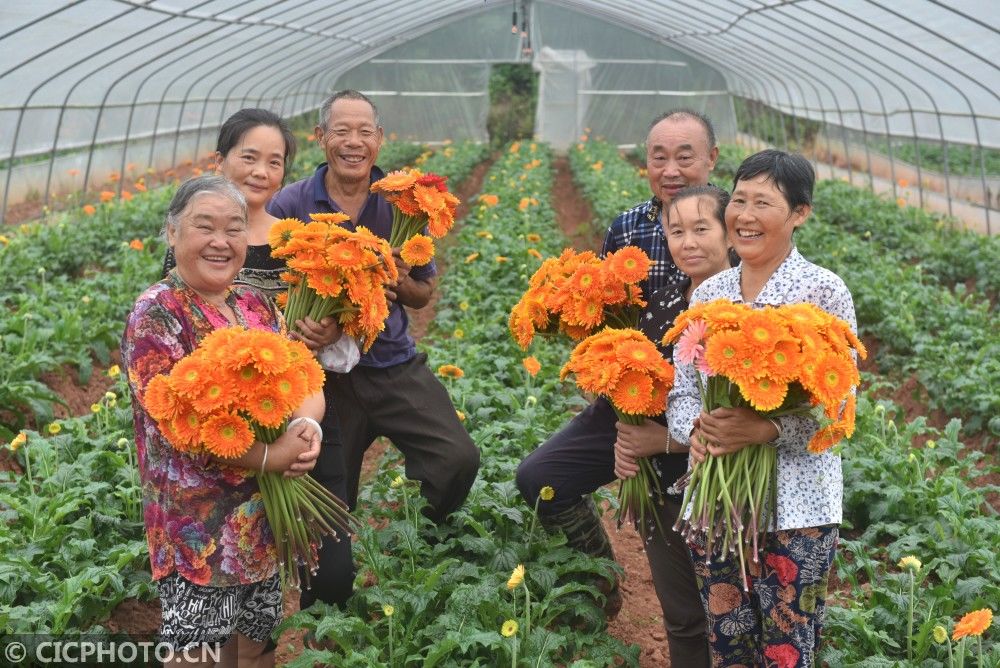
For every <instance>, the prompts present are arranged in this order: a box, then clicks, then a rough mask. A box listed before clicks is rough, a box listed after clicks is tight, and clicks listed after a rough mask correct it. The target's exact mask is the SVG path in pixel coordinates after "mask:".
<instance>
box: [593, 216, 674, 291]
mask: <svg viewBox="0 0 1000 668" xmlns="http://www.w3.org/2000/svg"><path fill="white" fill-rule="evenodd" d="M662 210H663V203H662V202H661V201H660V200H659V198H657V197H653V198H652V199H650V200H648V201H646V202H643V203H642V204H637V205H636V206H634V207H632V208H631V209H629V210H628V211H625V212H624V213H622V214H621V215H619V216H618V217H617V218H615V221H614V222H613V223H611V227H609V228H608V232H607V234H606V235H605V236H604V247H603V248H601V257H604V256H605V255H607V254H608V253H612V252H614V251H617V250H620V249H622V248H624V247H626V246H635V247H637V248H641V249H642V250H643V251H645V253H646V255H648V256H649V259H650V260H652V261H653V265H652V266H651V267H650V268H649V280H648V281H643V282H642V283H640V284H639V287H640V288H642V297H643V299H645V300H646V301H649V295H650V294H652V293H653V292H655V291H657V290H659V289H661V288H663V287H666V286H667V285H671V284H673V283H677V282H679V281H682V280H684V279H685V278H686V276H685V275H684V272H682V271H681V270H680V269H678V268H677V265H675V264H674V259H673V257H671V255H670V249H669V248H668V247H667V240H666V237H664V235H663V226H662V225H661V224H660V212H661V211H662Z"/></svg>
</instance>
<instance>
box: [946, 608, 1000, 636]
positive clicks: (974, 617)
mask: <svg viewBox="0 0 1000 668" xmlns="http://www.w3.org/2000/svg"><path fill="white" fill-rule="evenodd" d="M992 624H993V611H992V610H990V609H989V608H983V609H981V610H973V611H972V612H970V613H967V614H966V615H965V616H963V617H962V618H961V619H960V620H958V623H957V624H955V630H954V631H953V632H952V634H951V639H952V640H960V639H962V638H964V637H965V636H981V635H983V634H984V633H986V629H988V628H990V625H992Z"/></svg>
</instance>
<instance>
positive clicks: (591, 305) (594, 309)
mask: <svg viewBox="0 0 1000 668" xmlns="http://www.w3.org/2000/svg"><path fill="white" fill-rule="evenodd" d="M563 321H564V322H566V323H568V324H570V325H579V326H581V327H585V328H586V329H588V330H590V329H593V328H595V327H597V326H598V325H600V324H601V322H603V321H604V304H602V303H601V302H600V301H598V300H597V299H595V298H592V297H591V298H588V297H586V296H583V295H581V296H580V298H579V299H578V300H577V301H576V302H574V304H573V308H572V310H570V311H568V312H567V311H563Z"/></svg>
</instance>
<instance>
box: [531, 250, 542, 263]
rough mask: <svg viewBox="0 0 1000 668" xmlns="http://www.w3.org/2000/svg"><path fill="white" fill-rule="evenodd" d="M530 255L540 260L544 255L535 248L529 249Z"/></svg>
mask: <svg viewBox="0 0 1000 668" xmlns="http://www.w3.org/2000/svg"><path fill="white" fill-rule="evenodd" d="M528 255H530V256H531V257H534V258H538V259H539V260H541V259H542V254H541V253H539V252H538V250H537V249H535V248H529V249H528Z"/></svg>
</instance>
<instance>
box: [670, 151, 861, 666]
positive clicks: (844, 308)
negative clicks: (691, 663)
mask: <svg viewBox="0 0 1000 668" xmlns="http://www.w3.org/2000/svg"><path fill="white" fill-rule="evenodd" d="M814 182H815V174H814V173H813V169H812V165H810V164H809V162H808V161H807V160H806V159H805V158H803V157H802V156H800V155H797V154H789V153H784V152H782V151H775V150H766V151H761V152H760V153H757V154H755V155H752V156H750V157H749V158H747V159H746V160H745V161H744V162H743V164H742V165H740V168H739V170H738V171H737V172H736V177H735V179H734V190H733V194H732V198H731V200H730V202H729V205H728V206H727V208H726V227H727V229H728V232H729V239H730V241H731V242H732V244H733V247H734V249H735V250H736V252H737V253H738V254H739V256H740V258H741V260H742V263H741V264H740V266H739V267H736V268H733V269H730V270H728V271H724V272H722V273H721V274H717V275H716V276H714V277H712V278H710V279H708V280H706V281H705V282H704V283H703V284H702V285H701V286H700V287H699V288H698V289H697V290H696V291H695V292H694V294H693V295H692V299H691V301H692V303H697V302H706V301H711V300H713V299H719V298H726V299H729V300H731V301H733V302H736V303H745V304H749V305H751V306H752V307H754V308H763V307H764V306H780V305H782V304H794V303H801V302H811V303H813V304H816V305H817V306H819V307H820V308H822V309H823V310H825V311H827V312H828V313H830V314H832V315H834V316H836V317H838V318H841V319H842V320H844V321H845V322H847V323H849V324H850V325H851V327H852V329H856V328H857V327H856V319H855V314H854V302H853V300H852V299H851V293H850V291H849V290H848V289H847V286H846V285H844V282H843V281H842V280H841V279H840V278H839V277H838V276H837V275H836V274H834V273H833V272H831V271H829V270H827V269H824V268H822V267H819V266H817V265H815V264H812V263H811V262H809V261H808V260H806V259H805V258H803V257H802V255H800V254H799V252H798V250H797V249H796V248H795V243H794V239H793V234H794V232H795V229H796V228H797V227H799V226H800V225H802V224H803V223H805V222H806V219H807V218H808V217H809V214H810V213H811V211H812V191H813V184H814ZM675 365H676V370H677V377H676V380H675V385H674V389H673V391H672V392H671V394H670V400H669V404H668V405H669V420H670V430H671V435H672V436H673V437H674V438H675V439H677V440H678V441H681V442H685V441H687V442H689V443H690V447H691V459H692V461H693V462H699V461H702V460H703V459H704V458H705V456H706V454H711V455H712V456H716V457H717V456H722V455H727V454H732V453H734V452H737V451H739V450H740V449H741V448H744V447H746V446H747V445H750V444H753V443H770V444H772V445H773V447H775V448H776V449H777V454H778V471H777V515H776V522H777V524H776V526H773V527H771V531H770V532H769V533H768V534H767V540H766V541H765V544H764V547H763V549H762V552H761V555H760V556H761V560H760V564H759V568H758V571H759V572H756V573H755V572H753V568H751V574H752V587H751V591H750V592H745V591H744V590H743V585H742V578H741V575H740V568H739V564H738V561H737V560H736V559H735V558H734V557H732V555H726V556H725V557H722V558H721V560H717V558H716V557H714V556H713V557H712V558H711V559H707V558H706V554H705V550H704V546H703V545H699V544H693V545H690V548H691V551H692V555H693V557H694V563H695V574H696V576H697V577H698V580H699V586H700V588H701V593H702V601H703V603H704V604H705V610H706V614H707V616H708V625H709V641H710V644H711V646H712V655H713V656H712V658H713V663H714V665H716V666H736V665H746V666H751V665H755V666H780V667H781V668H788V667H792V666H812V665H814V663H815V660H816V650H817V648H818V646H819V639H820V629H821V627H822V622H823V614H824V610H825V599H826V591H827V581H828V577H829V573H830V567H831V565H832V563H833V557H834V553H835V551H836V545H837V536H838V526H839V524H840V521H841V514H842V513H841V498H842V496H843V478H842V474H841V468H840V456H839V455H838V454H835V453H834V452H831V451H826V452H824V453H823V454H820V455H814V454H810V453H809V452H807V451H806V444H807V443H808V442H809V439H810V438H811V437H812V435H813V434H814V433H815V431H816V430H817V428H818V424H817V423H816V422H815V420H813V419H812V418H810V417H808V416H802V415H794V416H785V417H781V418H778V419H777V420H775V421H771V420H768V419H766V418H763V417H760V416H759V415H757V414H756V413H755V412H754V411H752V410H750V409H748V408H718V409H715V410H713V411H712V412H711V413H705V412H703V411H702V410H701V401H700V399H699V395H698V389H697V383H696V379H695V373H696V371H695V370H694V368H693V367H692V366H690V365H684V364H678V363H677V360H676V358H675Z"/></svg>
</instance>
